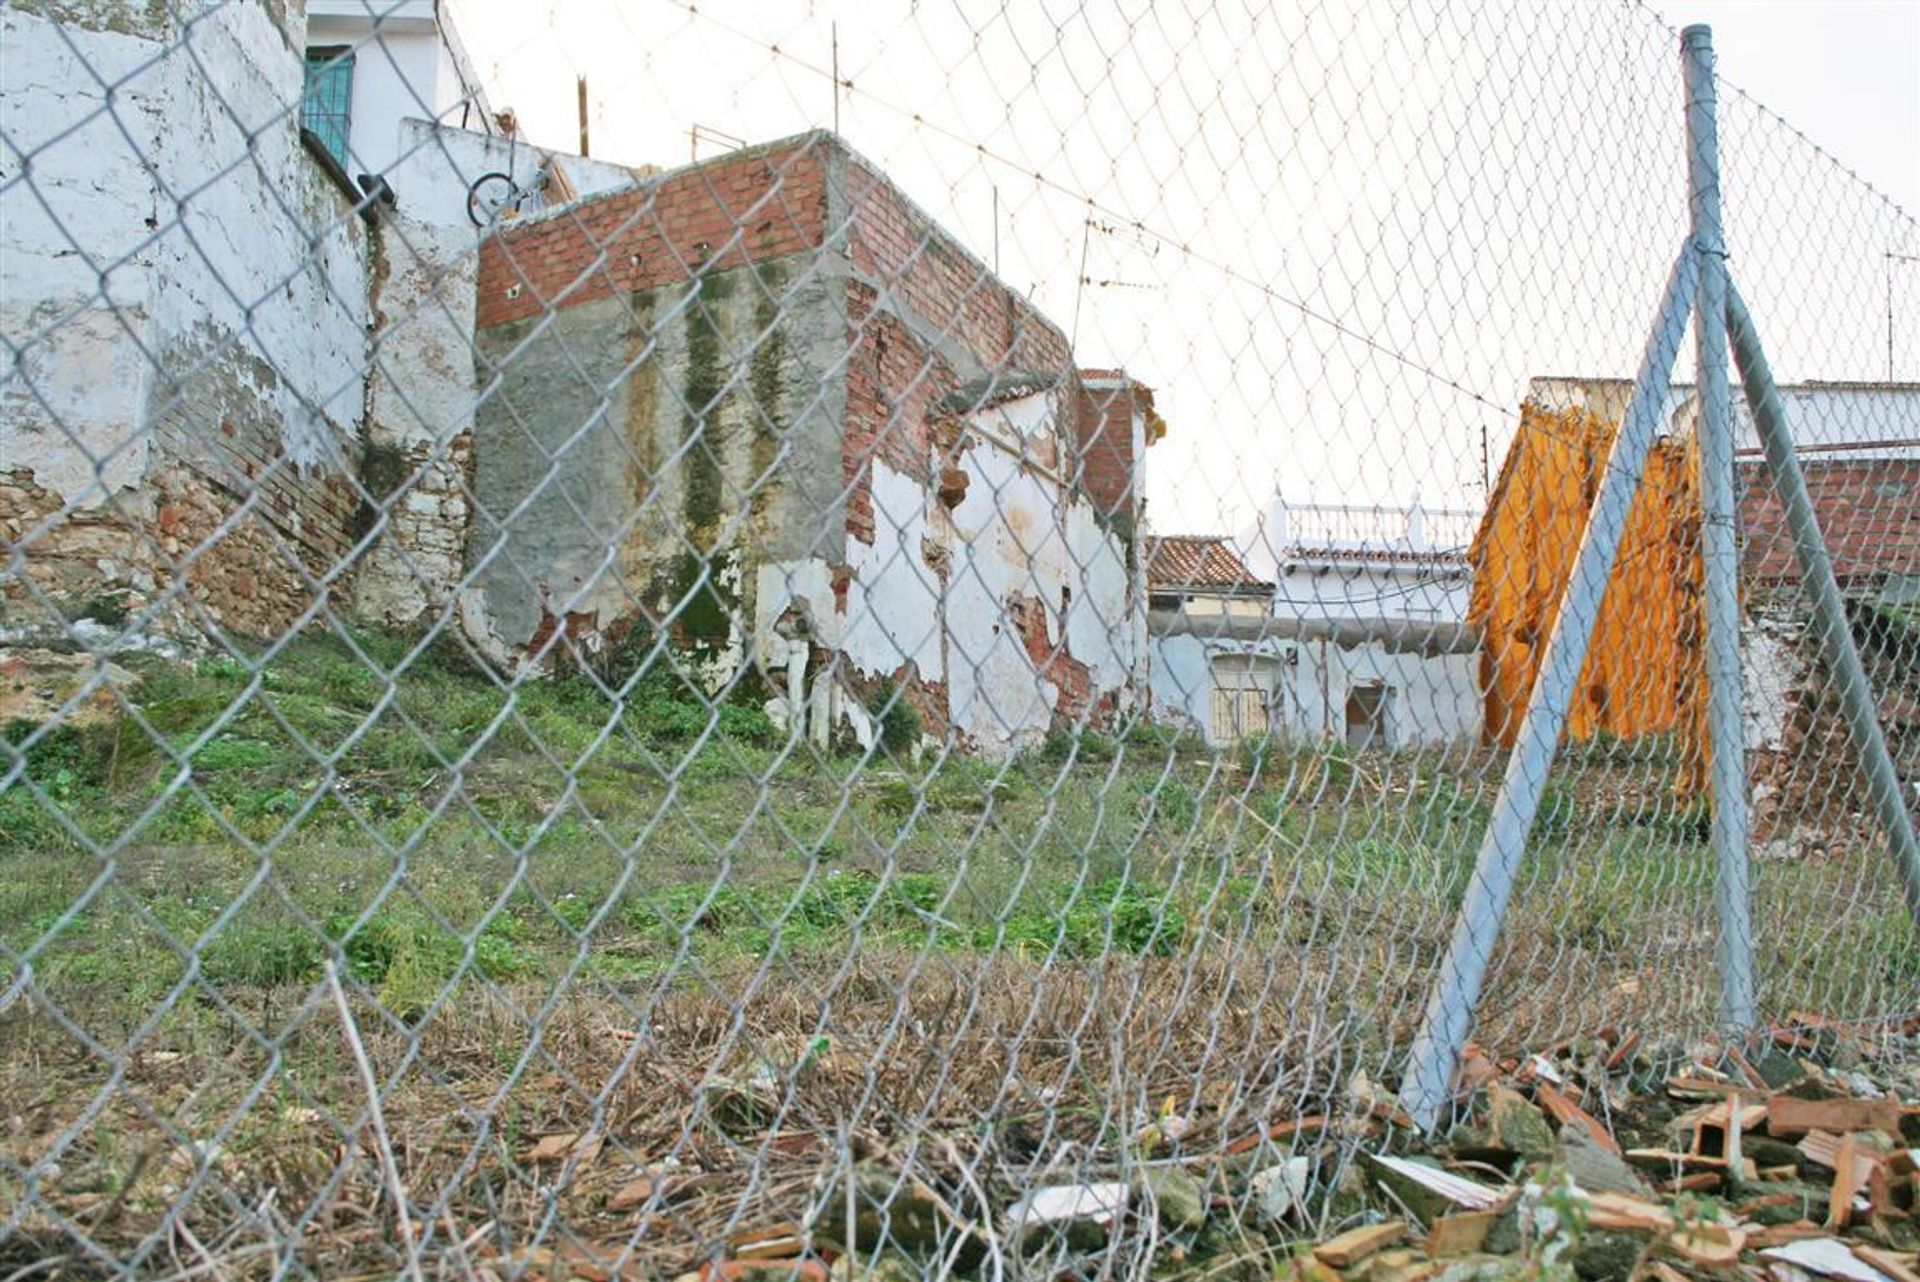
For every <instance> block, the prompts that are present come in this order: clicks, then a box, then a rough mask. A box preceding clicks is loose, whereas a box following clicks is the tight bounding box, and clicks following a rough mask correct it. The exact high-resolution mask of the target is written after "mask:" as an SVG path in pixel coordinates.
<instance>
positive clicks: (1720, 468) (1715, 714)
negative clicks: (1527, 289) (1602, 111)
mask: <svg viewBox="0 0 1920 1282" xmlns="http://www.w3.org/2000/svg"><path fill="white" fill-rule="evenodd" d="M1680 50H1681V62H1682V64H1683V66H1684V67H1685V69H1686V86H1687V187H1688V197H1687V205H1688V210H1689V212H1690V213H1691V215H1692V220H1693V245H1694V252H1695V253H1696V254H1698V255H1699V258H1700V306H1699V308H1698V310H1697V311H1696V313H1695V323H1694V338H1695V360H1696V365H1695V368H1696V370H1697V380H1696V381H1697V382H1698V384H1699V389H1700V425H1699V443H1700V500H1701V537H1700V555H1701V561H1702V567H1703V570H1704V577H1705V585H1704V586H1705V594H1706V616H1707V617H1706V640H1707V663H1706V669H1707V732H1708V740H1709V742H1710V744H1711V750H1712V795H1713V838H1712V840H1713V853H1714V863H1715V867H1716V870H1717V871H1716V874H1715V881H1714V896H1715V899H1716V901H1717V906H1718V909H1719V918H1720V938H1719V944H1718V950H1717V956H1718V962H1719V971H1720V1016H1721V1019H1722V1021H1723V1022H1724V1023H1725V1024H1726V1025H1727V1027H1728V1028H1730V1029H1746V1028H1751V1027H1752V1026H1753V1023H1754V1018H1755V1015H1754V1004H1753V928H1752V920H1751V917H1750V907H1749V877H1748V865H1747V855H1748V852H1747V846H1748V841H1749V838H1750V836H1751V832H1752V823H1751V811H1750V809H1749V806H1748V799H1747V754H1746V743H1745V726H1744V718H1743V716H1742V710H1741V695H1740V583H1739V579H1740V548H1739V542H1738V536H1737V532H1736V530H1735V525H1734V522H1735V510H1734V507H1735V504H1734V492H1733V413H1732V405H1731V396H1730V395H1729V389H1728V386H1727V332H1726V316H1725V311H1726V294H1727V252H1726V240H1725V237H1724V236H1723V234H1722V231H1721V225H1720V142H1719V131H1718V125H1717V122H1716V119H1715V115H1716V105H1717V104H1716V101H1715V92H1714V84H1713V29H1712V28H1711V27H1707V26H1704V25H1695V26H1691V27H1688V28H1686V29H1685V30H1684V31H1682V32H1681V33H1680Z"/></svg>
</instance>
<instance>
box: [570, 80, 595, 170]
mask: <svg viewBox="0 0 1920 1282" xmlns="http://www.w3.org/2000/svg"><path fill="white" fill-rule="evenodd" d="M574 88H575V89H577V90H578V91H579V95H580V154H581V155H582V156H589V155H592V154H593V153H592V152H590V151H588V150H587V78H586V77H585V76H576V77H574Z"/></svg>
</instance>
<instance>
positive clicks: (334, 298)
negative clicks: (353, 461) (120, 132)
mask: <svg viewBox="0 0 1920 1282" xmlns="http://www.w3.org/2000/svg"><path fill="white" fill-rule="evenodd" d="M187 31H188V33H189V34H188V40H189V41H190V43H191V47H192V56H189V55H188V53H187V52H186V51H185V50H183V49H175V50H174V51H172V52H170V53H169V54H168V56H167V58H166V60H165V64H164V65H165V66H166V67H167V68H168V70H169V72H170V75H169V83H168V85H167V86H166V90H165V92H166V93H167V96H168V97H169V98H170V99H171V110H170V111H169V112H168V120H167V127H166V128H165V129H164V130H163V131H162V133H161V136H160V144H161V150H160V152H159V155H158V157H157V165H156V168H157V169H158V171H159V173H160V174H161V176H162V179H163V181H164V182H166V183H167V185H168V186H170V187H172V188H173V189H174V190H175V191H176V192H178V193H182V194H184V193H189V192H190V193H191V195H190V196H189V197H187V198H186V199H183V200H181V201H179V202H178V204H177V205H176V206H175V208H176V210H177V222H175V223H174V224H173V225H171V226H168V225H167V224H166V221H165V220H166V210H165V209H163V210H162V215H161V217H162V230H161V244H162V246H163V247H164V250H165V252H166V254H167V258H166V259H165V260H163V261H162V263H161V264H160V270H159V272H158V278H159V288H158V289H157V291H156V294H155V300H154V318H155V324H156V327H157V329H158V330H159V331H160V333H162V334H164V335H167V336H170V337H175V338H179V337H183V336H189V335H191V336H192V337H191V338H188V339H187V343H186V346H187V347H188V348H189V349H190V350H207V351H209V352H210V353H211V352H218V353H219V354H218V355H215V356H212V358H213V359H220V358H221V357H224V356H226V355H229V354H233V353H238V352H245V353H248V354H251V355H256V356H257V357H258V358H260V359H261V360H263V361H264V362H265V363H266V365H267V366H268V367H270V368H271V370H272V372H273V375H274V379H273V381H272V384H271V386H270V387H268V388H266V389H263V390H265V391H266V393H267V395H268V396H269V397H270V398H271V400H272V402H273V403H274V406H275V408H276V409H277V410H278V411H279V413H280V416H281V419H282V421H283V423H284V424H285V438H284V442H283V443H284V445H285V447H286V450H287V452H288V454H289V455H290V456H291V457H292V459H293V460H294V461H295V462H296V463H297V464H299V465H301V466H303V467H307V466H313V465H317V464H323V463H325V464H332V465H334V466H339V465H341V464H342V463H343V462H344V460H342V459H340V458H339V456H338V453H337V450H338V446H339V443H340V442H339V440H338V434H339V432H340V431H342V430H344V432H345V433H346V434H347V435H348V436H355V435H357V434H358V429H359V424H360V419H361V416H362V413H363V409H364V401H365V391H364V385H363V382H362V376H363V371H364V369H365V366H366V360H367V324H368V320H369V309H368V303H367V265H366V254H367V241H366V233H365V229H364V227H363V225H362V224H361V223H360V221H359V219H358V218H357V217H356V216H354V215H353V214H352V213H351V211H350V210H349V208H348V206H347V204H346V201H345V199H344V198H343V197H342V196H341V195H339V194H338V193H337V191H336V190H335V189H334V188H333V187H332V186H331V184H330V183H329V182H328V180H327V179H326V178H325V176H324V175H323V174H322V172H321V171H320V169H319V167H318V166H317V165H316V164H315V162H314V160H313V159H312V157H311V156H310V155H308V153H307V152H306V150H305V148H304V147H302V146H301V144H300V141H299V137H298V133H297V127H298V117H297V113H296V114H294V115H292V116H289V114H288V112H287V104H288V103H297V102H298V101H299V97H300V93H301V88H302V85H303V83H304V68H303V66H302V64H301V61H300V59H299V58H298V57H297V56H295V54H294V52H293V51H292V50H290V49H289V48H288V46H287V43H286V39H285V37H284V36H283V34H282V33H281V32H280V30H279V29H278V28H276V27H275V26H274V25H273V23H272V21H271V20H270V19H269V18H268V17H267V16H266V14H265V13H263V12H261V11H260V9H259V8H258V7H257V6H252V5H226V6H222V7H221V8H219V9H217V10H214V11H213V12H212V13H210V14H208V15H207V16H206V17H204V18H202V19H200V20H199V21H196V22H194V23H193V24H192V25H191V26H190V27H189V28H187ZM250 146H251V147H252V155H253V159H252V161H251V163H241V164H238V165H234V164H233V162H234V160H235V159H236V158H238V157H241V156H245V155H247V154H248V149H249V147H250ZM230 165H231V166H232V168H230V169H227V168H226V167H227V166H230ZM220 169H226V172H224V173H221V172H218V171H219V170H220ZM216 174H217V176H216ZM203 339H204V340H205V342H204V343H203V342H202V341H201V340H203Z"/></svg>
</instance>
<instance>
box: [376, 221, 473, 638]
mask: <svg viewBox="0 0 1920 1282" xmlns="http://www.w3.org/2000/svg"><path fill="white" fill-rule="evenodd" d="M375 234H376V236H377V237H378V238H379V253H378V255H377V256H376V262H375V273H374V280H373V292H372V298H373V308H374V329H375V337H374V340H373V343H372V345H371V352H370V360H371V364H370V367H369V369H368V379H367V413H366V430H365V442H364V444H363V446H362V448H361V452H360V459H359V463H358V470H359V477H360V485H361V490H362V498H363V500H364V502H363V506H362V508H361V512H360V519H359V520H358V522H357V523H356V531H357V532H358V533H359V534H360V535H361V536H362V537H363V538H364V539H365V540H366V551H365V553H364V556H363V558H362V559H361V561H360V563H359V565H358V567H357V569H356V572H355V575H354V579H353V593H354V595H353V606H354V611H355V613H356V615H357V616H358V617H359V618H361V619H363V620H366V621H368V622H371V623H375V624H379V625H383V626H388V627H404V626H411V625H414V624H416V623H418V622H419V621H421V620H422V619H423V618H425V617H427V616H429V615H430V614H431V613H433V612H435V611H439V610H442V609H445V608H446V607H448V606H449V605H450V604H451V603H452V602H453V601H454V600H455V599H456V597H457V595H458V592H459V588H460V585H461V581H462V575H463V573H464V569H465V552H466V539H467V530H468V527H469V524H470V522H471V519H472V514H473V513H472V501H471V484H472V471H473V412H474V401H475V397H476V395H477V394H478V388H477V385H476V373H475V363H474V339H473V316H474V282H475V278H476V276H477V274H478V256H477V254H476V252H475V251H476V241H475V237H474V230H473V228H471V227H463V226H458V225H453V226H436V225H434V224H431V223H425V222H420V221H418V220H415V219H412V218H408V217H406V216H405V215H403V214H391V215H389V216H387V217H386V218H385V219H383V220H382V223H381V225H380V226H379V228H378V229H377V231H376V233H375Z"/></svg>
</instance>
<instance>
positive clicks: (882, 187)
mask: <svg viewBox="0 0 1920 1282" xmlns="http://www.w3.org/2000/svg"><path fill="white" fill-rule="evenodd" d="M846 190H847V201H848V208H849V209H850V210H851V215H850V227H849V232H850V235H849V240H848V249H849V252H850V255H851V260H852V264H853V269H854V276H853V279H851V280H850V281H849V282H848V285H847V324H848V330H849V336H848V344H849V347H850V349H851V353H852V354H851V358H850V360H849V362H848V366H847V431H846V444H845V454H844V472H845V479H846V485H847V532H848V533H849V534H850V535H852V536H853V537H854V538H857V539H859V540H861V541H862V542H867V543H871V542H872V541H873V537H874V532H873V497H872V467H873V460H874V459H876V458H879V459H884V460H885V461H886V463H887V465H888V466H889V467H891V468H893V469H895V470H896V471H899V472H903V473H906V474H907V475H909V476H913V477H917V478H919V479H921V480H923V481H927V482H929V483H931V482H932V479H933V478H932V475H931V467H932V458H933V442H932V439H931V436H930V429H931V427H932V420H933V417H934V405H935V404H936V403H937V402H938V401H939V399H940V398H941V397H943V396H945V395H946V394H947V393H948V392H951V391H952V390H954V388H956V387H957V386H959V385H960V383H961V382H962V381H964V380H963V379H962V378H961V376H960V375H959V374H958V373H957V372H956V371H955V370H954V369H953V367H952V366H951V365H950V364H949V363H948V361H947V360H946V358H945V357H943V356H941V355H940V354H939V352H938V351H937V350H936V348H937V346H938V345H940V344H942V343H953V344H955V345H957V346H961V347H964V348H965V349H966V350H967V352H968V353H969V354H970V355H971V356H972V357H973V359H974V360H976V361H978V362H979V364H980V365H981V366H984V367H986V368H988V369H997V370H1015V369H1020V370H1028V371H1035V372H1041V373H1055V372H1062V371H1065V370H1066V369H1067V368H1068V367H1069V366H1070V365H1071V355H1070V349H1069V347H1068V344H1067V336H1066V335H1065V334H1064V333H1063V332H1062V331H1061V330H1060V328H1059V327H1058V326H1056V325H1054V324H1053V323H1052V322H1051V321H1049V320H1047V319H1046V317H1044V316H1042V315H1041V314H1040V313H1039V312H1038V311H1036V310H1035V309H1034V308H1033V307H1032V306H1031V305H1030V304H1029V303H1028V302H1027V301H1026V300H1025V299H1023V298H1021V297H1020V296H1019V295H1018V294H1015V293H1014V292H1013V291H1012V290H1010V289H1008V288H1007V287H1006V285H1004V284H1003V283H1001V282H1000V281H999V280H998V279H996V278H995V277H994V276H993V274H992V273H991V272H990V271H988V270H987V268H986V266H985V265H984V264H982V263H981V262H980V261H979V260H978V259H976V258H974V257H973V255H972V254H970V253H968V252H967V250H966V249H965V248H963V247H962V246H961V245H960V243H959V242H958V241H956V240H954V238H953V237H952V236H950V235H948V234H947V232H946V231H945V230H943V229H942V228H941V227H940V226H939V224H937V223H935V222H934V221H933V220H932V219H931V218H929V217H927V215H926V214H924V213H922V212H921V211H920V210H918V209H916V208H914V206H913V204H912V202H910V201H909V200H908V199H907V198H906V197H905V196H904V195H903V194H902V193H901V192H900V190H899V189H898V188H896V187H895V186H894V185H893V184H892V183H891V182H889V181H888V180H887V178H886V177H885V176H884V175H882V174H879V173H876V172H875V171H874V170H872V169H871V168H869V167H868V166H866V165H865V164H863V163H861V162H860V161H859V160H858V159H857V158H854V157H851V156H849V157H848V159H847V161H846ZM903 313H905V314H907V315H911V316H912V318H913V321H914V326H913V327H910V326H909V325H908V323H907V322H906V321H904V320H903V319H902V314H903ZM925 326H931V327H932V328H933V331H934V332H933V333H932V334H927V333H926V332H925V329H924V327H925ZM1068 405H1069V409H1073V408H1075V403H1074V402H1072V401H1069V402H1068ZM1065 426H1066V427H1067V428H1068V430H1071V429H1072V426H1073V425H1072V424H1067V425H1065Z"/></svg>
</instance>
